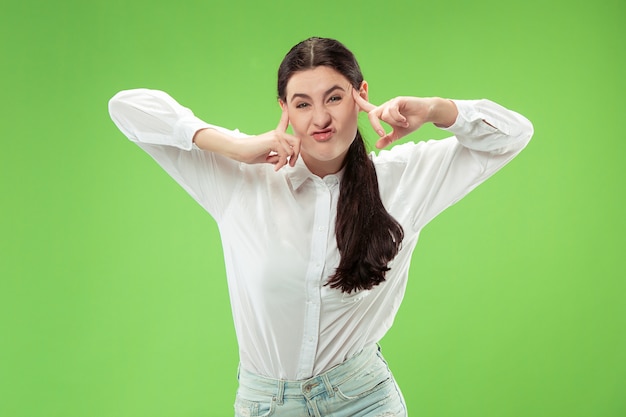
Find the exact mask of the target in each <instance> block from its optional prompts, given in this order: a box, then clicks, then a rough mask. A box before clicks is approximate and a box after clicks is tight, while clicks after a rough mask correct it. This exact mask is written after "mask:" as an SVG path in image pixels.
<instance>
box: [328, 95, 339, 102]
mask: <svg viewBox="0 0 626 417" xmlns="http://www.w3.org/2000/svg"><path fill="white" fill-rule="evenodd" d="M328 101H330V102H337V101H341V97H340V96H332V97H331V98H329V99H328Z"/></svg>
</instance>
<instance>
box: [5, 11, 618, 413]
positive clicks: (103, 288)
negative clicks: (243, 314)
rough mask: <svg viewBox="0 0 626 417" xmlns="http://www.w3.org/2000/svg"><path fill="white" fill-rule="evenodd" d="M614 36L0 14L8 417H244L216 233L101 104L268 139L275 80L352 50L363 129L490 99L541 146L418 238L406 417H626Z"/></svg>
mask: <svg viewBox="0 0 626 417" xmlns="http://www.w3.org/2000/svg"><path fill="white" fill-rule="evenodd" d="M625 17H626V13H625V5H624V3H623V2H619V1H594V2H591V1H588V2H581V1H571V0H570V1H564V0H558V1H545V0H544V1H536V0H532V1H528V0H524V1H515V2H508V1H501V0H500V1H494V0H486V1H480V2H463V1H454V0H451V1H445V2H437V1H428V2H426V1H411V2H409V1H406V2H400V1H378V2H373V1H371V2H370V1H354V2H342V1H337V0H335V1H327V0H317V1H311V2H293V1H274V2H252V1H251V2H248V3H246V2H238V1H233V0H231V1H206V0H205V1H199V0H197V1H183V0H181V1H177V2H174V1H171V2H159V1H157V0H151V1H147V0H142V1H132V0H125V1H119V0H110V1H87V0H83V1H42V0H40V1H21V0H20V1H18V0H8V1H7V0H4V1H3V2H2V6H1V10H0V31H1V37H0V42H1V45H2V49H1V52H2V54H1V57H2V59H1V60H0V65H1V70H0V71H1V72H2V73H1V75H2V77H1V79H0V83H1V84H0V87H1V90H0V91H1V97H2V100H1V104H0V106H1V108H0V114H1V117H2V119H1V121H2V124H1V126H2V130H3V132H2V146H1V148H0V169H1V173H2V175H1V183H0V184H1V192H2V194H1V195H2V205H1V210H2V211H1V216H0V233H1V236H2V239H1V240H0V245H1V247H0V275H1V281H0V416H3V417H5V416H6V417H56V416H59V417H83V416H90V417H131V416H132V417H143V416H146V417H147V416H150V417H160V416H168V417H192V416H193V417H195V416H229V415H232V403H233V400H234V394H235V389H236V369H237V346H236V340H235V334H234V330H233V323H232V319H231V312H230V307H229V302H228V293H227V287H226V280H225V276H224V266H223V260H222V254H221V249H220V241H219V237H218V233H217V228H216V226H215V224H214V222H213V220H212V219H211V218H210V216H208V215H207V214H206V213H205V212H204V211H203V210H202V209H201V208H200V206H198V205H197V204H196V203H194V202H193V200H192V199H191V198H190V197H189V196H187V195H186V194H185V192H184V191H183V190H182V189H181V188H180V187H179V186H177V185H176V184H175V183H174V181H173V180H171V179H170V178H169V177H168V176H167V175H166V174H165V173H164V172H163V171H161V169H160V168H158V166H157V165H156V164H155V163H154V162H153V161H152V160H151V159H150V158H149V157H148V156H147V155H145V154H144V153H143V152H142V151H141V150H140V149H139V148H138V147H136V146H135V145H134V144H132V143H130V142H129V141H127V140H126V139H125V138H124V137H123V135H122V134H121V133H120V132H119V131H118V130H117V129H116V128H115V126H114V125H113V123H112V122H111V120H110V119H109V116H108V112H107V101H108V99H109V98H110V97H111V96H113V95H114V94H115V93H116V92H117V91H119V90H122V89H128V88H136V87H149V88H156V89H162V90H165V91H167V92H169V93H170V94H171V95H172V96H174V97H175V98H176V99H177V100H178V101H179V102H181V103H182V104H184V105H186V106H188V107H190V108H192V109H193V110H194V111H195V113H196V114H197V115H198V116H199V117H201V118H203V119H205V120H207V121H209V122H214V123H216V124H220V125H223V126H226V127H229V128H239V129H241V130H242V131H244V132H247V133H253V134H254V133H262V132H265V131H268V130H270V129H272V128H274V127H275V125H276V124H277V122H278V119H279V116H280V112H279V109H278V106H277V105H276V102H275V94H276V93H275V77H276V69H277V67H278V64H279V62H280V60H281V59H282V57H283V56H284V54H285V53H286V52H287V50H288V49H289V48H290V47H291V46H292V45H293V44H295V43H297V42H299V41H300V40H302V39H304V38H307V37H309V36H312V35H318V36H329V37H335V38H338V39H340V40H341V41H342V42H344V43H345V44H346V45H347V46H348V47H349V48H351V49H352V50H353V52H354V53H355V54H356V55H357V57H358V58H359V60H360V63H361V67H362V69H363V71H364V74H365V77H366V79H367V80H368V81H369V83H370V99H371V101H372V102H374V103H380V102H382V101H385V100H387V99H389V98H392V97H394V96H397V95H421V96H442V97H453V98H482V97H487V98H490V99H493V100H495V101H497V102H499V103H501V104H503V105H505V106H507V107H510V108H513V109H515V110H517V111H519V112H521V113H522V114H524V115H526V116H527V117H528V118H529V119H530V120H532V121H533V123H534V126H535V136H534V139H533V141H531V143H530V145H529V147H528V148H527V149H526V150H525V151H524V152H523V153H522V154H521V155H520V156H519V157H518V158H517V159H515V160H514V161H513V162H512V163H511V164H510V165H509V166H507V167H506V168H505V169H504V170H503V171H502V172H500V173H498V174H497V175H496V176H495V177H494V178H492V179H490V180H489V181H487V183H485V184H484V185H482V186H481V187H479V188H478V189H477V190H476V191H474V192H473V193H472V194H470V195H469V196H468V197H467V198H465V199H464V200H463V201H461V202H459V203H458V204H457V205H455V206H454V207H452V208H450V209H449V210H447V211H445V212H444V213H443V214H442V215H440V216H439V217H438V218H437V219H435V220H434V221H433V222H432V223H431V224H430V225H429V226H427V227H426V229H424V231H423V233H422V237H421V242H420V244H419V245H418V247H417V250H416V253H415V256H414V262H413V266H412V269H411V276H410V282H409V286H408V290H407V294H406V297H405V300H404V304H403V306H402V308H401V310H400V313H399V315H398V317H397V319H396V323H395V325H394V327H393V328H392V329H391V331H390V332H389V334H388V335H387V336H386V338H385V339H384V340H383V342H382V346H383V349H384V352H385V355H386V357H387V359H388V361H389V362H390V365H391V367H392V369H393V370H394V372H395V375H396V377H397V379H398V381H399V383H400V385H401V387H402V389H403V392H404V394H405V397H406V401H407V403H408V407H409V411H410V413H411V415H412V416H430V417H437V416H441V417H448V416H463V417H472V416H476V417H492V416H493V417H508V416H520V417H521V416H525V417H526V416H533V417H544V416H545V417H556V416H558V417H560V416H563V417H565V416H567V417H578V416H580V417H600V416H602V417H617V416H624V415H626V389H625V388H624V387H625V385H626V300H625V298H626V297H625V296H626V283H625V278H626V271H625V268H624V255H623V251H624V248H625V245H624V243H625V240H626V239H625V238H624V236H625V234H626V224H625V221H624V215H623V213H624V210H623V208H622V204H623V203H624V196H625V195H624V194H625V193H624V170H623V163H622V159H623V155H624V152H625V151H626V140H625V139H624V137H623V126H622V125H623V120H624V119H623V117H624V110H625V109H624V107H625V106H624V93H625V92H626V91H625V83H624V74H626V68H625V64H624V51H625V49H624V39H626V37H625V35H626V30H625V25H624V21H625V19H624V18H625ZM361 123H362V127H363V129H364V130H366V131H367V132H368V138H369V139H370V140H371V139H373V136H374V135H372V132H371V130H369V129H368V125H367V121H366V120H361ZM443 136H445V132H442V131H438V130H437V129H435V128H433V127H425V128H424V129H423V130H421V131H419V132H417V133H416V134H415V135H414V136H413V137H412V139H413V140H422V139H427V138H431V137H434V138H441V137H443Z"/></svg>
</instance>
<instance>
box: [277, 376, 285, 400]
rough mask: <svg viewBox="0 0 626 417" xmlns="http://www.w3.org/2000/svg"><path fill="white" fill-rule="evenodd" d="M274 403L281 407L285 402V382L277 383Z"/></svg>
mask: <svg viewBox="0 0 626 417" xmlns="http://www.w3.org/2000/svg"><path fill="white" fill-rule="evenodd" d="M276 401H277V404H278V405H283V403H284V401H285V381H284V380H282V379H281V380H279V381H278V393H277V394H276Z"/></svg>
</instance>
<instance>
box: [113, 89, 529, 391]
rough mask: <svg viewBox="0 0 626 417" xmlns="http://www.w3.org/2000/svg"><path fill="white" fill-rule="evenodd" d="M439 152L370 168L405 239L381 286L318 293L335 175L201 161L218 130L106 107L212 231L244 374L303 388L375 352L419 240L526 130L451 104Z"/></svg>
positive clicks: (381, 160)
mask: <svg viewBox="0 0 626 417" xmlns="http://www.w3.org/2000/svg"><path fill="white" fill-rule="evenodd" d="M455 104H456V106H457V108H458V110H459V116H458V118H457V120H456V122H455V124H454V125H453V126H451V127H450V128H448V130H449V131H451V132H452V133H453V134H454V135H455V136H453V137H450V138H448V139H444V140H437V141H428V142H419V143H405V144H402V145H397V146H395V147H393V148H392V149H391V150H383V151H381V152H380V153H379V154H378V155H375V154H373V153H372V155H371V158H372V160H373V161H374V164H375V166H376V171H377V174H378V183H379V188H380V194H381V198H382V201H383V204H384V205H385V207H386V209H387V210H388V211H389V213H390V214H391V215H392V216H393V217H394V218H395V219H396V220H398V221H399V222H400V223H401V224H402V227H403V228H404V232H405V238H404V241H403V243H402V249H401V250H400V252H399V253H398V255H397V256H396V258H395V259H394V260H393V261H392V262H391V264H390V267H391V270H390V271H389V272H387V275H386V281H385V282H383V283H382V284H380V285H378V286H375V287H374V288H373V289H371V290H363V291H358V292H356V293H354V292H353V293H351V294H346V293H342V292H341V291H340V290H338V289H332V288H330V286H327V285H326V286H325V285H324V284H325V283H326V282H327V281H328V278H329V277H330V276H331V275H333V274H334V272H335V268H336V267H337V266H338V264H339V252H338V250H337V242H336V239H335V219H336V215H337V199H338V198H339V191H340V184H341V179H342V172H341V171H340V172H339V173H337V174H335V175H327V176H326V177H324V178H319V177H317V176H315V175H313V174H312V173H311V172H310V171H309V170H308V169H307V167H306V165H305V164H304V162H302V158H299V159H298V161H297V163H296V165H295V166H294V167H289V166H286V167H284V168H282V169H281V170H279V171H278V172H274V167H273V165H269V164H255V165H249V164H244V163H240V162H236V161H234V160H231V159H228V158H226V157H224V156H221V155H218V154H215V153H211V152H207V151H203V150H201V149H199V148H198V147H197V146H196V145H195V144H194V143H193V141H192V138H193V136H194V134H195V132H196V131H198V130H199V129H203V128H214V129H217V130H219V131H221V132H224V133H227V134H229V135H232V136H235V137H238V138H241V140H242V141H243V140H246V137H247V135H244V134H242V133H240V132H239V131H237V130H235V131H231V130H228V129H224V128H222V127H219V126H214V125H210V124H208V123H205V122H204V121H202V120H200V119H198V118H197V117H195V116H194V115H193V113H192V112H191V111H190V110H189V109H187V108H185V107H183V106H181V105H180V104H178V103H177V102H176V101H175V100H174V99H172V98H171V97H170V96H168V95H167V94H165V93H163V92H161V91H154V90H145V89H139V90H130V91H122V92H120V93H118V94H117V95H116V96H115V97H113V98H112V99H111V101H110V103H109V109H110V113H111V117H112V118H113V121H114V122H115V124H116V125H117V126H118V127H119V128H120V129H121V131H122V132H123V133H124V134H125V135H126V136H127V137H128V138H129V139H130V140H132V141H134V142H136V143H137V144H138V145H139V146H140V147H141V148H142V149H144V150H145V151H146V152H148V153H149V154H150V155H151V156H152V157H153V158H154V159H155V160H156V161H157V162H158V163H159V164H160V165H161V166H162V167H163V168H164V169H165V170H166V171H167V172H168V173H169V174H170V175H171V176H172V177H173V178H174V179H175V180H176V181H177V182H178V183H179V184H180V185H181V186H182V187H183V188H184V189H185V190H186V191H187V192H189V194H191V195H192V196H193V198H194V199H195V200H196V201H198V203H200V204H201V205H202V206H203V207H204V208H205V209H206V210H207V211H208V212H209V213H210V214H211V215H212V216H213V218H214V219H215V220H216V222H217V224H218V226H219V230H220V234H221V238H222V245H223V249H224V258H225V263H226V273H227V279H228V286H229V292H230V301H231V305H232V311H233V317H234V323H235V329H236V334H237V339H238V342H239V351H240V361H241V366H242V367H244V368H245V369H247V370H248V371H250V372H254V373H257V374H261V375H265V376H268V377H272V378H282V379H290V380H294V379H304V378H308V377H311V376H313V375H316V374H319V373H321V372H323V371H325V370H328V369H329V368H331V367H333V366H334V365H337V364H339V363H341V362H343V361H344V360H346V359H347V358H349V357H350V356H352V355H353V354H355V353H358V352H359V351H360V350H361V349H362V348H363V347H364V346H366V345H368V344H372V343H376V342H378V341H379V340H380V339H381V338H382V337H383V336H384V335H385V333H386V332H387V330H388V329H389V328H390V327H391V324H392V322H393V320H394V317H395V315H396V312H397V311H398V308H399V306H400V303H401V301H402V298H403V296H404V292H405V288H406V283H407V277H408V270H409V263H410V260H411V254H412V252H413V249H414V247H415V245H416V243H417V239H418V234H419V231H420V230H421V229H422V227H424V225H426V223H428V222H429V221H430V220H431V219H432V218H433V217H434V216H435V215H437V214H438V213H440V212H441V211H442V210H444V209H445V208H446V207H448V206H450V205H451V204H453V203H454V202H456V201H458V200H459V199H460V198H462V197H463V196H464V195H465V194H467V193H468V192H469V191H471V190H472V189H473V188H474V187H476V186H477V185H478V184H480V183H481V182H483V181H484V180H485V179H487V178H488V177H489V176H490V175H492V174H493V173H495V172H496V171H497V170H498V169H500V168H501V167H502V166H504V165H505V164H506V163H507V162H508V161H510V160H511V159H512V158H513V157H514V156H515V155H516V154H517V153H518V152H519V151H521V150H522V148H523V147H524V146H525V145H526V144H527V142H528V141H529V140H530V137H531V136H532V133H533V129H532V125H531V124H530V122H529V121H528V120H527V119H525V118H524V117H523V116H521V115H519V114H517V113H515V112H512V111H510V110H507V109H505V108H503V107H501V106H499V105H497V104H495V103H493V102H491V101H488V100H478V101H455Z"/></svg>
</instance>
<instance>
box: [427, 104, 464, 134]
mask: <svg viewBox="0 0 626 417" xmlns="http://www.w3.org/2000/svg"><path fill="white" fill-rule="evenodd" d="M458 115H459V111H458V109H457V108H456V104H454V102H453V101H452V100H448V99H444V98H439V97H436V98H433V104H432V107H431V117H430V121H431V122H432V123H433V124H434V125H435V126H437V127H439V128H444V129H445V128H448V127H450V126H452V125H453V124H454V123H455V122H456V118H457V117H458Z"/></svg>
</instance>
